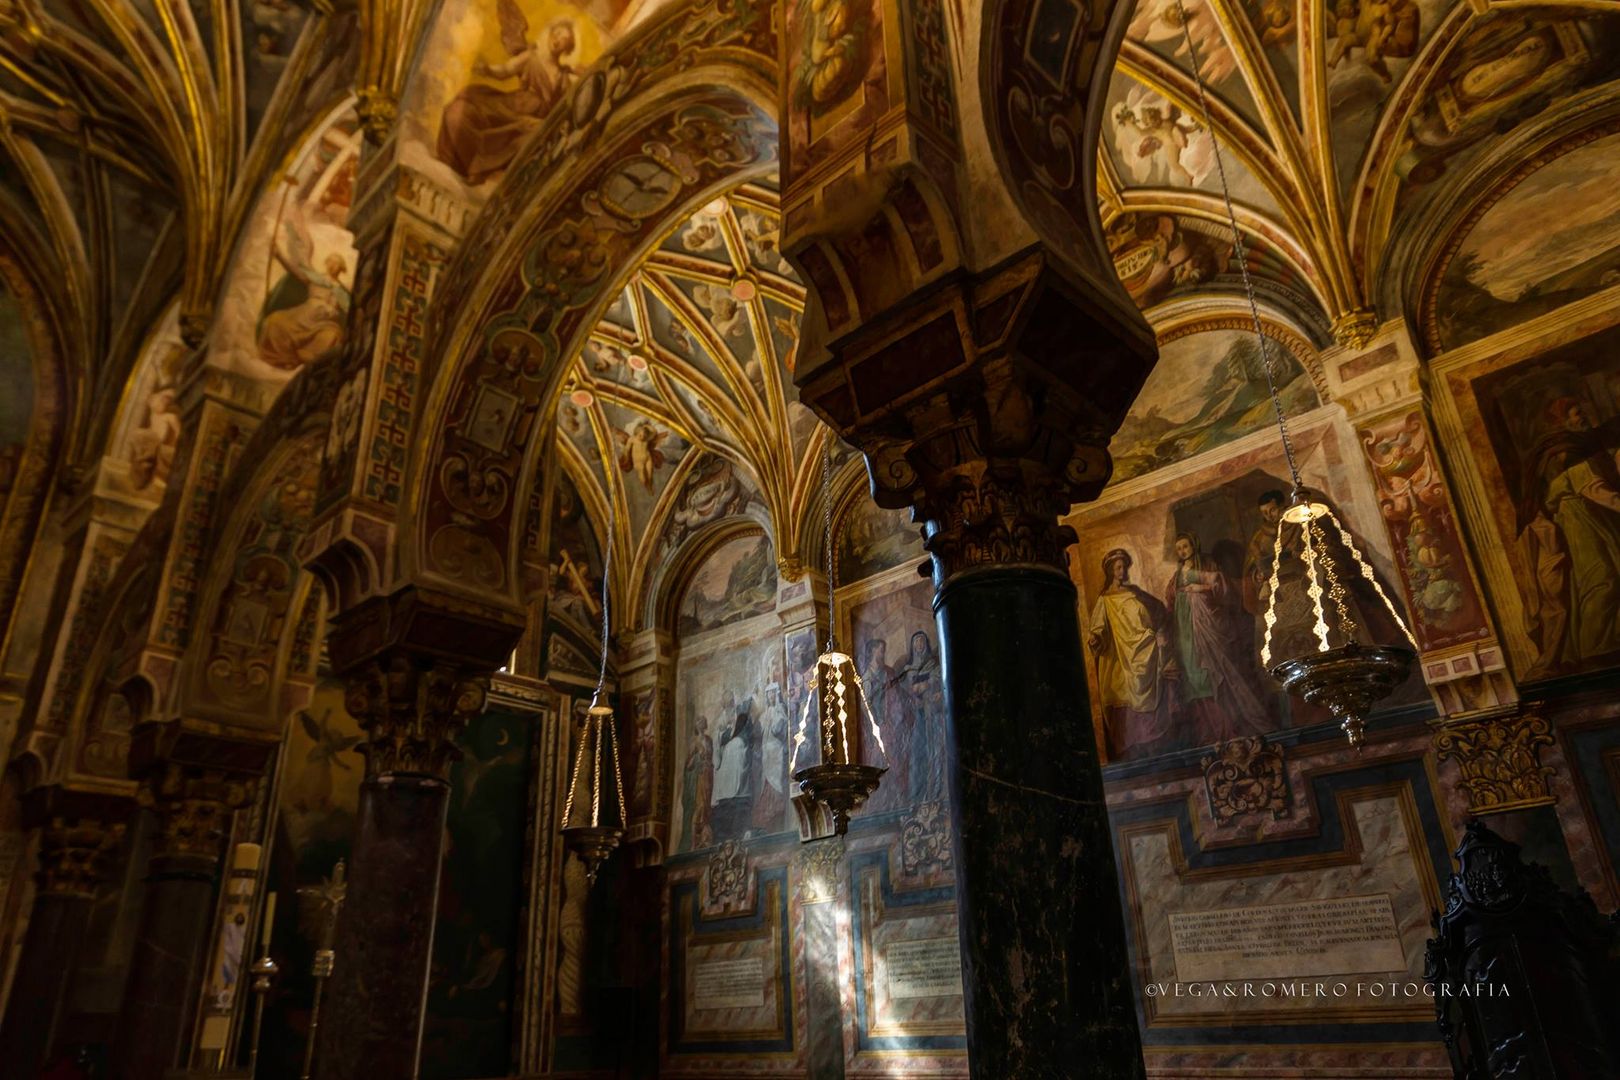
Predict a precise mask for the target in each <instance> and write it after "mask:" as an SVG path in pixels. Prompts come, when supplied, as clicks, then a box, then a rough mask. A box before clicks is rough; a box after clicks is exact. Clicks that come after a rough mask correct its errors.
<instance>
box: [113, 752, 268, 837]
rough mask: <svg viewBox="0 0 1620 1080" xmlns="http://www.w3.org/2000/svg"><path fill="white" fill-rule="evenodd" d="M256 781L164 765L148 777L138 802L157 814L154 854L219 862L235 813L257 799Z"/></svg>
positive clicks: (222, 771)
mask: <svg viewBox="0 0 1620 1080" xmlns="http://www.w3.org/2000/svg"><path fill="white" fill-rule="evenodd" d="M253 793H254V782H253V778H252V777H250V776H248V775H246V774H244V773H239V772H233V771H228V770H225V769H214V768H204V767H199V766H196V765H183V764H180V763H178V762H165V763H164V764H162V765H159V766H158V767H156V768H154V769H152V770H151V771H150V772H148V773H147V774H146V777H145V782H144V783H143V784H142V785H141V787H140V789H139V791H138V794H137V796H136V798H137V799H138V801H139V802H140V804H141V805H142V806H143V807H145V808H146V809H148V810H151V811H153V812H154V813H155V814H157V817H158V822H159V828H158V833H157V837H156V840H155V841H154V844H153V848H152V854H153V855H154V856H179V857H191V858H197V859H207V860H211V861H214V862H217V861H219V859H220V853H221V844H222V842H223V840H224V839H225V837H226V835H227V834H228V833H229V832H230V827H231V815H232V814H234V813H235V812H236V811H238V810H240V809H242V808H243V807H246V806H247V805H248V804H249V803H251V802H252V801H253Z"/></svg>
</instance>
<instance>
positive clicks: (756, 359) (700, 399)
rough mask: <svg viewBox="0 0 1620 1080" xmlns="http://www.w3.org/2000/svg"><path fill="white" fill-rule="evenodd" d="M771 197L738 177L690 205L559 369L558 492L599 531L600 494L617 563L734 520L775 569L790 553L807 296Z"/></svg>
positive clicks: (806, 481) (816, 460)
mask: <svg viewBox="0 0 1620 1080" xmlns="http://www.w3.org/2000/svg"><path fill="white" fill-rule="evenodd" d="M777 205H778V204H777V195H776V193H775V191H773V190H771V189H770V188H769V187H766V186H763V185H759V184H746V185H744V186H742V187H740V188H737V189H735V190H733V191H732V192H731V193H729V194H728V195H726V196H723V197H720V198H716V199H714V200H712V201H710V202H709V203H707V204H705V205H704V206H702V207H701V208H700V209H699V210H698V211H697V212H696V213H694V214H693V215H692V216H691V217H690V218H688V219H687V220H686V221H684V222H682V223H681V224H680V225H679V227H677V228H676V229H675V230H674V231H673V232H671V233H670V234H669V235H668V236H667V237H666V238H665V239H664V240H663V241H662V242H661V243H659V244H658V245H657V246H656V247H655V248H654V250H653V251H652V252H651V253H650V254H649V255H648V256H647V257H646V259H645V260H644V261H643V262H642V264H641V266H640V267H639V268H638V269H637V270H636V271H635V273H634V274H632V275H631V276H630V278H629V280H628V281H627V282H626V284H625V286H624V289H623V290H622V292H621V293H620V294H619V296H618V298H617V299H616V300H615V301H614V302H613V304H612V305H611V306H610V307H609V308H608V310H607V312H606V313H605V315H604V316H603V318H602V320H601V321H600V322H599V323H598V324H597V327H596V329H595V330H594V331H593V333H592V334H591V337H590V341H589V343H588V344H587V345H586V347H585V348H584V349H583V351H582V352H581V353H580V355H579V356H578V357H577V358H576V359H575V360H574V362H573V363H572V365H571V366H570V368H569V373H568V375H567V378H566V381H565V383H564V387H563V391H562V395H561V398H560V400H559V402H558V405H557V431H558V435H557V437H558V446H559V449H560V451H561V453H562V457H563V461H564V465H565V467H566V468H567V471H568V474H569V477H570V480H569V484H570V492H571V493H570V494H569V496H568V498H569V500H570V502H571V504H572V503H574V502H577V503H578V504H579V505H580V506H582V507H584V508H586V509H587V512H588V513H589V516H590V518H591V519H592V521H593V523H594V528H595V529H596V530H598V531H600V530H603V529H605V527H606V522H607V519H608V516H609V506H610V503H611V507H612V509H611V515H612V518H613V521H614V536H615V544H616V546H617V549H618V550H619V551H620V552H627V553H629V554H628V555H627V556H625V555H621V556H620V558H621V559H622V560H623V562H622V563H621V566H624V567H636V566H647V565H649V564H656V563H657V562H659V561H661V560H663V559H665V558H667V557H668V556H669V555H671V554H672V553H673V552H674V551H675V550H676V549H677V548H678V547H679V546H680V545H681V544H682V543H683V542H684V541H685V540H686V539H688V538H689V537H691V536H692V535H693V534H695V533H696V532H698V531H699V530H701V529H702V528H704V527H705V526H706V525H710V524H714V523H716V522H719V521H722V520H724V519H726V518H730V517H736V516H739V515H744V514H747V515H748V516H752V517H754V518H756V519H757V520H758V521H759V522H760V523H761V524H762V525H764V526H766V527H768V528H769V530H770V534H771V536H773V537H776V538H778V542H779V544H780V550H776V549H775V548H772V552H771V553H770V560H771V561H772V567H773V570H772V573H773V574H774V572H775V570H774V565H775V563H774V559H775V558H776V557H777V556H778V555H789V556H791V555H793V554H794V553H795V552H797V551H799V531H800V530H799V523H800V522H801V520H802V519H803V517H804V514H805V510H806V507H807V506H808V504H809V501H810V500H811V499H813V498H814V497H815V496H816V493H817V491H818V490H819V489H818V486H817V485H818V484H819V482H820V475H821V469H820V465H821V461H820V448H821V445H822V444H821V436H820V432H822V431H823V430H824V429H822V428H821V427H820V425H819V424H818V423H817V421H816V420H815V419H814V416H813V414H811V413H810V411H809V410H808V409H806V408H804V407H803V406H802V405H800V404H799V402H798V400H797V392H796V391H795V390H794V388H793V384H792V366H793V361H794V350H795V347H796V344H797V341H798V330H799V321H800V319H801V317H802V314H803V310H804V303H805V294H804V289H803V287H802V286H801V285H800V284H799V283H798V281H797V279H796V278H795V277H794V276H793V271H792V269H791V268H790V267H789V266H788V264H787V262H786V261H785V260H784V259H783V258H782V256H781V253H780V252H779V251H778V250H777V246H776V236H777V229H778V225H779V215H778V208H777ZM576 487H577V488H578V490H577V493H576V492H574V489H575V488H576ZM576 546H577V545H576ZM756 557H757V558H765V556H763V555H761V556H756ZM553 561H554V562H555V561H556V560H555V559H554V560H553ZM647 577H650V575H647ZM625 580H626V581H627V582H628V581H629V580H630V579H629V578H628V577H627V578H626V579H625ZM638 587H639V586H638ZM575 591H576V592H577V590H575ZM639 599H642V598H637V599H636V601H633V602H632V605H631V607H630V608H627V609H626V610H635V609H636V608H637V606H638V602H639ZM570 603H573V604H575V606H576V607H582V608H588V607H589V606H590V605H589V604H588V603H586V602H585V601H584V598H583V597H575V599H574V600H573V601H570Z"/></svg>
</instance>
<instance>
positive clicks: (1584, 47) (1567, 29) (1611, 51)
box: [1400, 8, 1620, 200]
mask: <svg viewBox="0 0 1620 1080" xmlns="http://www.w3.org/2000/svg"><path fill="white" fill-rule="evenodd" d="M1616 76H1620V16H1614V15H1609V16H1603V15H1599V14H1597V13H1596V12H1590V11H1579V12H1560V11H1557V10H1555V9H1551V8H1541V9H1532V10H1528V11H1492V12H1490V13H1488V14H1486V15H1484V16H1483V17H1481V18H1479V19H1478V20H1476V21H1475V22H1474V23H1473V24H1472V25H1471V26H1470V27H1469V28H1468V30H1467V32H1466V33H1465V34H1464V35H1463V37H1462V40H1461V41H1459V42H1458V43H1457V44H1456V45H1454V46H1453V47H1452V48H1450V49H1449V50H1448V51H1447V52H1446V55H1445V58H1444V60H1442V61H1441V63H1440V65H1439V68H1438V69H1437V70H1436V72H1435V73H1434V76H1433V87H1434V89H1433V90H1432V91H1431V92H1430V93H1429V94H1427V95H1426V96H1425V97H1424V98H1423V100H1422V102H1421V103H1420V104H1419V105H1418V107H1417V109H1416V111H1415V112H1414V114H1413V116H1412V118H1411V122H1410V128H1409V129H1410V132H1411V139H1412V145H1411V146H1410V148H1409V149H1407V151H1406V153H1405V155H1404V156H1403V158H1402V160H1401V163H1400V170H1401V174H1402V178H1403V180H1404V183H1403V185H1402V187H1401V191H1400V198H1401V199H1403V200H1404V199H1407V198H1409V197H1410V196H1411V195H1412V194H1413V193H1415V192H1416V191H1417V190H1418V189H1419V188H1421V187H1422V186H1424V185H1426V184H1430V183H1433V182H1434V181H1435V180H1437V179H1438V178H1439V177H1440V176H1442V175H1443V174H1445V173H1447V172H1453V171H1455V170H1456V169H1458V168H1459V167H1460V166H1461V165H1462V164H1463V163H1465V162H1466V161H1468V160H1469V159H1470V158H1471V157H1473V156H1475V155H1477V154H1478V153H1479V152H1480V151H1483V150H1484V149H1485V148H1486V147H1488V146H1489V145H1490V140H1489V139H1488V138H1486V136H1488V135H1489V134H1490V133H1492V132H1497V131H1506V130H1508V129H1509V128H1511V127H1514V126H1515V125H1518V124H1522V123H1524V122H1525V121H1527V120H1530V119H1532V118H1534V117H1537V116H1540V115H1544V114H1547V113H1550V112H1552V111H1553V110H1555V109H1557V108H1558V107H1559V106H1561V105H1564V104H1566V103H1568V102H1569V101H1570V99H1571V98H1573V97H1574V96H1575V95H1577V94H1579V93H1581V92H1582V91H1584V90H1586V89H1588V88H1590V87H1593V86H1596V85H1597V84H1599V83H1602V82H1606V81H1608V80H1610V79H1613V78H1615V77H1616Z"/></svg>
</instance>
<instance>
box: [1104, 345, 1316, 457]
mask: <svg viewBox="0 0 1620 1080" xmlns="http://www.w3.org/2000/svg"><path fill="white" fill-rule="evenodd" d="M1307 348H1308V346H1306V345H1305V344H1304V342H1303V341H1299V340H1297V339H1295V340H1294V341H1292V342H1279V343H1276V345H1275V347H1274V348H1273V350H1272V352H1271V356H1272V363H1273V364H1274V365H1275V366H1276V379H1277V384H1278V386H1277V388H1278V391H1279V392H1280V393H1281V395H1282V400H1283V406H1284V408H1286V409H1287V410H1288V412H1289V413H1290V414H1291V415H1297V414H1298V413H1301V412H1306V411H1309V410H1311V409H1314V408H1316V406H1317V405H1318V404H1319V403H1320V402H1319V399H1318V397H1317V393H1316V387H1315V386H1314V385H1313V384H1312V382H1311V380H1310V377H1309V376H1308V375H1307V374H1306V370H1305V366H1304V365H1305V361H1304V360H1303V357H1304V356H1305V355H1307V353H1306V350H1307ZM1263 363H1264V361H1263V359H1262V358H1261V355H1260V349H1259V347H1258V346H1257V345H1256V344H1255V340H1254V332H1253V331H1252V330H1248V329H1245V328H1244V327H1243V326H1242V325H1240V324H1239V322H1238V321H1236V320H1234V322H1233V328H1231V329H1219V330H1205V331H1199V330H1198V329H1197V328H1188V330H1187V331H1185V332H1181V333H1178V334H1175V335H1173V336H1161V338H1160V345H1159V362H1158V364H1157V365H1156V366H1155V367H1154V369H1153V371H1152V373H1151V374H1149V375H1148V379H1147V384H1146V385H1145V386H1143V387H1142V392H1141V394H1140V395H1138V396H1137V399H1136V403H1135V404H1134V405H1133V406H1132V407H1131V411H1130V415H1128V416H1127V417H1126V418H1125V422H1124V423H1123V424H1121V425H1120V427H1119V431H1117V432H1116V433H1115V434H1114V438H1113V440H1112V441H1111V442H1110V443H1109V445H1108V452H1109V453H1110V454H1111V455H1113V458H1114V477H1113V481H1112V483H1115V484H1118V483H1120V482H1121V481H1124V480H1129V479H1131V478H1132V477H1136V476H1140V475H1142V474H1143V473H1146V472H1150V471H1152V470H1154V469H1158V468H1162V467H1164V466H1166V465H1171V464H1174V463H1175V462H1178V461H1182V460H1184V459H1186V458H1190V457H1192V456H1194V455H1196V454H1200V453H1202V452H1204V451H1206V450H1209V449H1212V448H1214V447H1217V446H1220V445H1222V444H1224V443H1228V442H1231V441H1232V440H1233V439H1236V438H1239V437H1240V436H1243V435H1247V434H1249V433H1250V432H1254V431H1258V430H1260V429H1261V428H1263V427H1265V426H1266V425H1268V424H1270V423H1272V422H1273V421H1274V416H1273V413H1272V408H1271V400H1270V397H1269V395H1268V393H1267V390H1266V376H1265V368H1264V367H1263V366H1262V365H1263ZM1189 385H1197V386H1198V387H1199V391H1198V392H1197V393H1196V394H1193V395H1189V394H1188V393H1187V392H1186V389H1187V387H1188V386H1189Z"/></svg>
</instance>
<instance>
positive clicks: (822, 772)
mask: <svg viewBox="0 0 1620 1080" xmlns="http://www.w3.org/2000/svg"><path fill="white" fill-rule="evenodd" d="M832 438H833V436H832V432H831V431H828V432H827V441H826V443H825V444H824V445H823V447H822V460H821V505H822V515H823V523H824V525H825V534H824V540H825V543H826V548H827V646H826V648H825V649H823V650H822V652H821V655H820V656H818V657H816V662H815V666H814V667H813V668H812V669H811V670H810V672H809V673H808V677H807V679H806V680H805V699H804V707H803V709H801V710H800V712H799V726H798V730H797V731H795V732H794V735H793V752H792V754H791V756H790V757H789V760H788V771H789V772H790V773H791V774H792V776H793V779H794V780H796V781H797V782H798V784H799V790H800V791H802V792H803V793H804V794H805V795H807V796H809V797H810V798H811V799H813V800H814V801H815V802H817V803H819V804H820V805H822V806H825V807H826V808H827V811H828V812H829V813H830V814H832V819H833V831H834V832H835V833H836V834H837V835H839V836H843V835H845V834H846V833H848V832H849V816H850V815H851V814H853V813H854V812H855V811H856V810H858V809H860V807H861V806H862V804H864V803H865V802H866V800H867V799H869V798H871V796H872V793H873V792H874V791H876V790H877V788H878V784H879V783H880V782H881V781H882V778H883V774H884V773H885V772H887V771H888V770H886V769H884V768H882V767H880V766H877V765H865V764H862V763H860V762H858V761H856V760H854V759H853V758H852V756H851V753H850V729H851V728H852V727H853V728H855V729H856V745H857V747H858V746H859V741H860V734H859V727H860V714H861V710H863V709H864V710H865V711H866V717H867V721H868V723H869V724H870V731H871V735H872V741H873V742H875V743H876V744H877V748H878V751H879V753H881V754H883V756H884V758H885V760H887V758H888V750H887V749H886V748H885V747H884V745H883V732H882V731H881V730H880V729H879V728H878V722H877V714H876V713H874V712H873V711H872V705H871V703H870V702H869V701H867V700H866V688H865V687H864V686H862V685H861V676H860V672H858V671H857V670H856V669H855V661H854V659H853V658H851V657H850V655H849V654H848V653H845V652H842V651H840V650H839V648H838V639H837V633H836V631H835V630H834V627H836V626H837V621H836V620H835V618H834V615H833V604H834V597H835V596H836V594H837V591H838V559H837V552H836V551H835V550H834V548H833V528H832ZM812 706H814V707H815V708H816V712H817V721H818V723H817V725H816V729H817V735H818V738H819V741H820V744H821V760H820V761H819V762H817V763H816V764H814V765H807V766H805V767H804V768H802V769H799V770H798V771H794V768H793V767H794V765H796V764H797V763H798V759H799V749H800V747H802V746H803V745H804V744H805V743H806V742H808V741H809V722H810V710H811V708H812Z"/></svg>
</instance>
